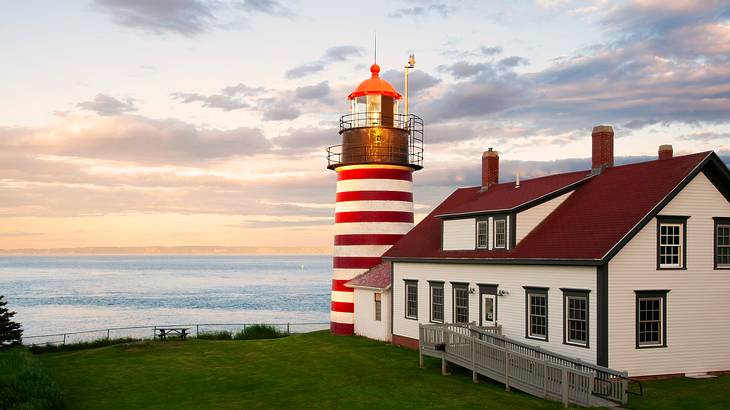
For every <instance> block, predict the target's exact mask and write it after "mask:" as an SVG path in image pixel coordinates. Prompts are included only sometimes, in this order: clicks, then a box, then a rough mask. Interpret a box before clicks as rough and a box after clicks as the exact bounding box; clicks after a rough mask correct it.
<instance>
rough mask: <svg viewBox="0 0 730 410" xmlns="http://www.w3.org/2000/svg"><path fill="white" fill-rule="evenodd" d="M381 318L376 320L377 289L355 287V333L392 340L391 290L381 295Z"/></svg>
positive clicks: (377, 338) (371, 337)
mask: <svg viewBox="0 0 730 410" xmlns="http://www.w3.org/2000/svg"><path fill="white" fill-rule="evenodd" d="M380 307H381V315H380V317H381V320H380V321H376V320H375V291H374V290H371V289H360V288H356V289H355V334H356V335H359V336H365V337H369V338H370V339H376V340H382V341H384V342H389V341H390V322H389V320H390V291H389V290H387V291H385V292H383V295H382V297H381V304H380Z"/></svg>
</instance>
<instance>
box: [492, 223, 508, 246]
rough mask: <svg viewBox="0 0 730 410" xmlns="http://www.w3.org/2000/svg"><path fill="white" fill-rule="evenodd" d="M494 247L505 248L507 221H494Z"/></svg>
mask: <svg viewBox="0 0 730 410" xmlns="http://www.w3.org/2000/svg"><path fill="white" fill-rule="evenodd" d="M494 247H495V248H505V247H507V221H506V220H504V219H495V220H494Z"/></svg>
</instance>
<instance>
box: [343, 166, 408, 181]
mask: <svg viewBox="0 0 730 410" xmlns="http://www.w3.org/2000/svg"><path fill="white" fill-rule="evenodd" d="M412 172H413V171H411V170H406V169H390V168H386V169H382V168H361V169H348V170H345V171H340V172H338V173H337V180H338V181H345V180H348V179H400V180H403V181H412V180H413V179H412V178H413V175H412Z"/></svg>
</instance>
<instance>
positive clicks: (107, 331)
mask: <svg viewBox="0 0 730 410" xmlns="http://www.w3.org/2000/svg"><path fill="white" fill-rule="evenodd" d="M109 340H110V339H109V329H107V330H106V341H107V342H108V341H109Z"/></svg>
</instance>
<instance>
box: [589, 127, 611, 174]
mask: <svg viewBox="0 0 730 410" xmlns="http://www.w3.org/2000/svg"><path fill="white" fill-rule="evenodd" d="M591 137H592V138H593V161H592V162H593V164H592V166H591V168H592V169H593V172H594V173H597V174H598V173H600V172H601V171H602V170H603V169H604V168H608V167H612V166H613V127H611V126H610V125H599V126H597V127H593V132H592V133H591Z"/></svg>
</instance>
